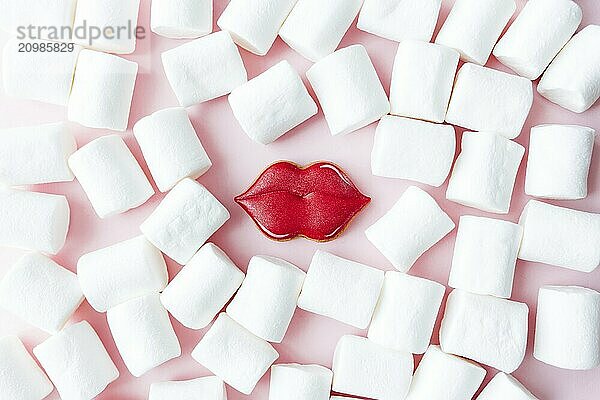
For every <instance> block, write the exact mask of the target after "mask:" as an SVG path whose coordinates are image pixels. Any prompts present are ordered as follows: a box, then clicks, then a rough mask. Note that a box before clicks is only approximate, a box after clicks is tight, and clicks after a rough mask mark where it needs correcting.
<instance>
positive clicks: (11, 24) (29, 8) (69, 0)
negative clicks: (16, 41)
mask: <svg viewBox="0 0 600 400" xmlns="http://www.w3.org/2000/svg"><path fill="white" fill-rule="evenodd" d="M76 4H77V0H42V1H40V0H0V9H1V10H2V13H1V14H0V28H1V29H4V30H5V31H6V32H8V33H10V34H11V35H12V36H16V35H17V34H18V33H19V31H18V30H17V28H18V27H20V26H21V27H25V28H26V27H28V26H29V25H32V26H34V27H48V28H49V29H48V30H46V31H40V34H41V36H42V38H43V39H47V38H49V36H52V35H50V34H51V33H52V34H53V33H54V32H51V29H50V28H56V30H57V31H59V32H60V29H61V27H63V26H65V27H72V26H73V18H74V17H75V8H76ZM52 30H53V29H52ZM23 31H24V32H26V30H23ZM36 31H37V30H34V34H35V35H36V36H37V34H38V32H36ZM56 39H65V38H60V37H53V38H52V40H56ZM52 54H53V55H55V56H56V54H54V53H52Z"/></svg>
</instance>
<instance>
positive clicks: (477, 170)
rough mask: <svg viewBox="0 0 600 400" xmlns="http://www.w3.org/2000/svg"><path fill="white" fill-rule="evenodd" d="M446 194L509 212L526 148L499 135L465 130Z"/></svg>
mask: <svg viewBox="0 0 600 400" xmlns="http://www.w3.org/2000/svg"><path fill="white" fill-rule="evenodd" d="M461 147H462V150H461V153H460V154H459V156H458V159H457V160H456V163H455V164H454V169H453V170H452V175H450V181H449V183H448V189H447V190H446V198H447V199H448V200H451V201H454V202H456V203H459V204H462V205H465V206H467V207H473V208H478V209H480V210H483V211H487V212H491V213H496V214H507V213H508V210H509V208H510V200H511V198H512V192H513V189H514V186H515V180H516V178H517V171H518V169H519V165H520V164H521V160H522V159H523V154H525V148H523V146H521V145H520V144H518V143H516V142H513V141H511V140H508V139H506V138H504V137H502V136H500V135H496V134H493V133H487V132H465V133H463V137H462V144H461Z"/></svg>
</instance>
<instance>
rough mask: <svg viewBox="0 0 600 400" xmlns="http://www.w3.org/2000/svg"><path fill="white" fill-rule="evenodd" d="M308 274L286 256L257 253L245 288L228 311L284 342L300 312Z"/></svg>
mask: <svg viewBox="0 0 600 400" xmlns="http://www.w3.org/2000/svg"><path fill="white" fill-rule="evenodd" d="M305 275H306V274H305V273H304V272H303V271H302V270H301V269H299V268H298V267H296V266H295V265H293V264H290V263H289V262H287V261H284V260H282V259H279V258H275V257H268V256H254V257H252V258H251V259H250V263H249V264H248V270H247V271H246V279H244V282H243V283H242V287H240V290H239V291H238V293H237V294H236V295H235V297H234V298H233V300H232V301H231V303H230V304H229V306H227V314H228V315H229V316H230V317H231V318H233V319H234V320H235V321H236V322H237V323H239V324H240V325H242V326H243V327H244V328H246V329H248V330H249V331H250V332H252V333H254V334H255V335H256V336H258V337H260V338H262V339H265V340H266V341H269V342H275V343H281V341H282V340H283V337H284V336H285V332H286V331H287V329H288V326H289V325H290V322H291V320H292V316H293V315H294V311H296V303H297V302H298V296H299V295H300V289H302V283H303V282H304V277H305Z"/></svg>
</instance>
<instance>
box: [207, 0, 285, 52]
mask: <svg viewBox="0 0 600 400" xmlns="http://www.w3.org/2000/svg"><path fill="white" fill-rule="evenodd" d="M296 1H297V0H231V1H230V2H229V4H227V7H225V10H223V14H221V16H220V17H219V19H218V20H217V25H218V26H219V28H221V29H222V30H224V31H228V32H229V33H230V34H231V37H232V38H233V41H234V42H235V43H237V45H238V46H240V47H243V48H244V49H246V50H248V51H249V52H252V53H254V54H258V55H259V56H264V55H265V54H267V52H268V51H269V49H270V48H271V46H272V45H273V42H275V39H276V38H277V33H279V29H280V28H281V25H283V21H285V19H286V17H287V16H288V14H289V13H290V11H292V8H293V7H294V5H295V4H296Z"/></svg>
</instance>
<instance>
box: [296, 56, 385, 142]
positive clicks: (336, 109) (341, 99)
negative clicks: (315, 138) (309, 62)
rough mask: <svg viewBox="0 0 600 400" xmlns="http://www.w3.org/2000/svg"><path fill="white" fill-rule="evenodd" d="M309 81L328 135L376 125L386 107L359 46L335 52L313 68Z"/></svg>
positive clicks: (377, 83)
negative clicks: (319, 104)
mask: <svg viewBox="0 0 600 400" xmlns="http://www.w3.org/2000/svg"><path fill="white" fill-rule="evenodd" d="M306 77H307V78H308V80H309V81H310V84H311V85H312V87H313V89H314V91H315V94H316V95H317V98H318V99H319V102H320V103H321V107H322V108H323V113H324V114H325V119H326V120H327V125H329V130H330V131H331V134H332V135H334V136H335V135H345V134H347V133H350V132H354V131H355V130H358V129H360V128H362V127H365V126H367V125H369V124H370V123H372V122H375V121H377V120H378V119H380V118H381V117H383V116H384V115H385V114H387V113H388V112H389V111H390V103H389V102H388V99H387V95H386V94H385V91H384V90H383V86H382V85H381V82H380V80H379V77H378V76H377V72H376V71H375V67H374V66H373V63H372V62H371V59H370V58H369V55H368V54H367V50H366V49H365V48H364V47H363V46H362V45H352V46H348V47H344V48H343V49H340V50H337V51H336V52H335V53H332V54H330V55H328V56H327V57H325V58H323V59H321V60H320V61H319V62H317V63H316V64H314V65H313V66H312V67H310V69H309V70H308V71H306Z"/></svg>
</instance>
